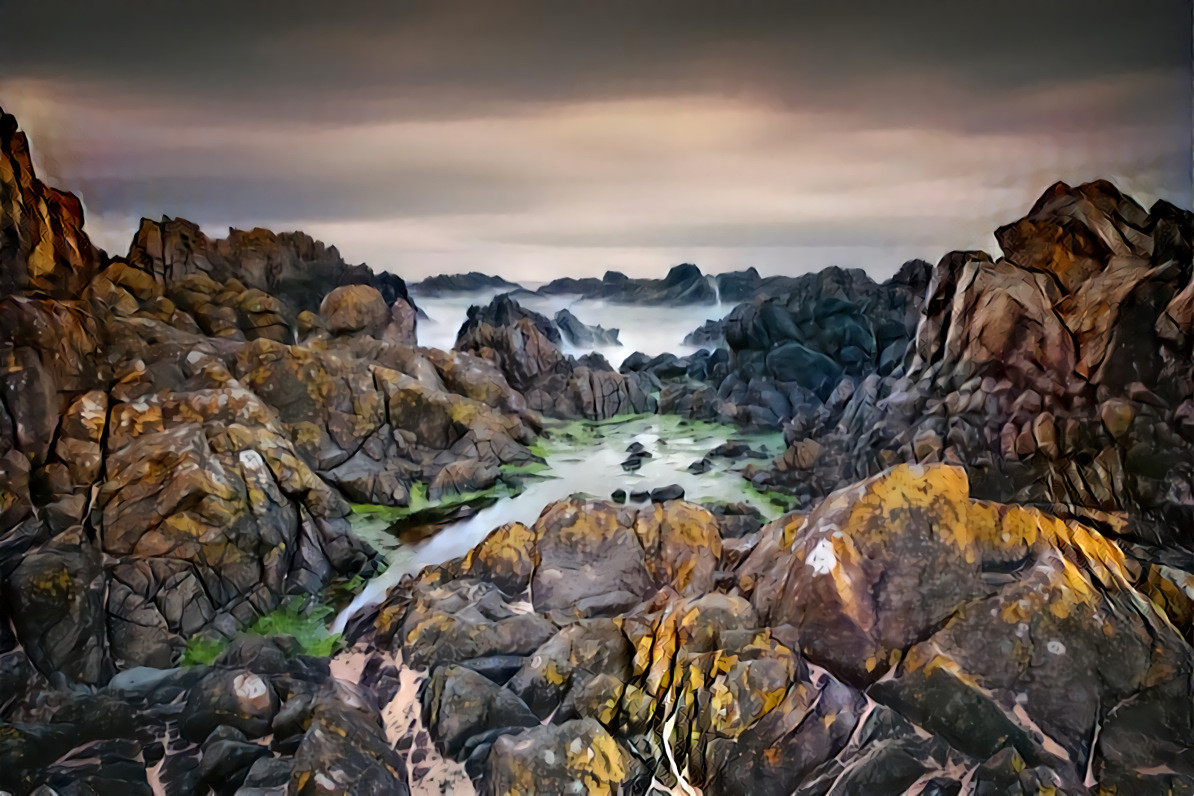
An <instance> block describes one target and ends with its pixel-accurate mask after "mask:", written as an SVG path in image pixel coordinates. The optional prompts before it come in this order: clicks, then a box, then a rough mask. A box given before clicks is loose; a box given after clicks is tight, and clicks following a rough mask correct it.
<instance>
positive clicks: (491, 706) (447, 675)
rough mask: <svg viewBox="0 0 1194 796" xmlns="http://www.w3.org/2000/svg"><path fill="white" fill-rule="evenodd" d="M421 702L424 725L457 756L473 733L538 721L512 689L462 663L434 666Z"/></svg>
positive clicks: (474, 734)
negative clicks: (424, 709) (435, 667)
mask: <svg viewBox="0 0 1194 796" xmlns="http://www.w3.org/2000/svg"><path fill="white" fill-rule="evenodd" d="M424 704H425V705H426V711H427V714H428V720H427V726H428V727H429V728H430V729H431V731H432V732H433V733H435V736H436V738H437V739H438V740H439V742H440V743H442V744H443V745H444V750H445V751H446V752H447V753H448V754H449V755H451V756H452V757H459V756H460V755H461V752H462V751H465V750H466V749H467V747H468V741H469V740H470V739H471V738H473V737H474V736H477V735H481V734H482V733H487V732H490V731H493V730H504V729H506V728H519V727H535V726H538V724H539V718H538V717H537V716H536V715H535V714H533V713H531V711H530V710H529V709H528V708H527V706H526V704H525V703H523V701H522V700H521V699H519V698H518V697H517V696H515V695H514V693H512V692H511V691H510V690H508V689H506V688H503V687H501V686H499V685H497V684H495V683H493V682H492V681H490V680H489V679H488V678H486V677H484V676H482V675H480V674H477V673H476V672H474V671H472V670H471V669H466V668H464V667H462V666H440V667H439V668H437V669H436V670H435V674H434V675H432V677H431V682H430V684H429V686H428V688H427V691H426V693H425V695H424ZM465 756H467V752H466V754H465Z"/></svg>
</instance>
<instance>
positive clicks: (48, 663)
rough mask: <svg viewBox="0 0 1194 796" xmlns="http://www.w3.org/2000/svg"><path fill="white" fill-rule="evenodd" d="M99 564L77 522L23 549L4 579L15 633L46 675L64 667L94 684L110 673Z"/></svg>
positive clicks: (68, 673)
mask: <svg viewBox="0 0 1194 796" xmlns="http://www.w3.org/2000/svg"><path fill="white" fill-rule="evenodd" d="M101 564H102V562H101V556H100V552H99V551H98V550H96V549H95V547H94V546H93V545H92V544H91V542H90V540H89V539H87V537H86V534H85V533H84V532H83V529H82V528H81V527H76V528H73V529H71V530H68V531H64V532H63V533H60V534H59V535H57V536H55V537H54V538H53V539H51V540H49V541H48V542H46V543H45V544H44V545H41V546H40V547H38V548H36V549H35V550H32V551H30V552H27V553H25V554H24V556H23V557H22V558H21V561H20V563H19V564H17V565H16V567H15V569H14V570H13V571H12V574H11V575H8V576H7V577H6V578H5V581H4V596H5V599H6V600H7V602H8V604H9V605H10V606H11V611H12V617H13V624H14V626H15V629H16V632H17V637H18V638H19V639H21V641H22V642H23V643H24V646H25V649H26V651H27V652H28V654H29V658H30V660H31V661H32V662H33V663H34V665H36V666H37V667H38V669H39V670H40V671H41V672H42V673H43V674H45V675H46V676H49V675H51V674H53V673H55V672H62V673H63V674H65V675H66V676H67V677H69V678H71V679H72V680H75V681H78V682H82V683H91V684H97V683H103V682H106V681H107V679H108V678H109V677H110V676H111V675H112V664H111V661H110V659H109V658H108V656H107V650H106V646H107V644H106V638H105V635H106V634H105V632H104V630H105V627H104V605H103V600H104V577H103V568H102V565H101Z"/></svg>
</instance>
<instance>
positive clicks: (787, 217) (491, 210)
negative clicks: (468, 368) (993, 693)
mask: <svg viewBox="0 0 1194 796" xmlns="http://www.w3.org/2000/svg"><path fill="white" fill-rule="evenodd" d="M0 107H3V108H4V109H5V110H7V111H8V112H10V113H14V114H16V116H17V118H18V121H19V122H20V123H21V126H22V128H23V129H25V131H26V132H27V133H28V134H29V136H30V139H31V143H32V148H33V152H34V157H35V160H36V163H37V166H38V168H39V173H40V175H41V176H42V178H43V179H44V180H46V181H47V182H49V183H50V184H52V185H55V186H57V187H61V188H65V189H68V190H71V191H74V192H75V193H76V194H78V195H80V196H81V198H82V199H83V201H84V204H85V207H86V210H87V214H88V219H87V229H88V230H89V232H90V233H91V236H92V238H93V239H94V240H95V241H96V242H97V243H98V244H99V245H101V246H103V247H104V248H105V249H107V250H108V251H109V253H112V254H123V253H124V252H125V251H126V250H127V248H128V243H129V240H130V239H131V237H132V234H133V232H134V230H135V229H136V227H137V225H138V221H139V219H140V218H141V217H142V216H147V217H151V218H157V217H160V216H162V215H169V216H182V217H185V218H188V219H190V220H192V221H195V222H197V223H199V224H201V225H202V227H203V228H204V230H205V232H207V233H208V234H209V235H212V236H214V237H220V236H223V235H225V234H227V229H228V227H230V226H232V227H238V228H251V227H254V226H265V227H269V228H271V229H274V230H277V231H282V230H289V229H301V230H303V231H306V232H308V233H310V234H312V235H314V236H315V237H317V238H319V239H321V240H324V241H325V242H327V243H330V244H334V245H336V246H337V247H338V248H339V249H340V251H341V253H342V254H343V256H344V257H345V259H347V260H348V261H349V262H362V261H364V262H367V263H369V264H370V265H372V266H373V267H374V268H378V269H386V270H391V271H394V272H396V273H399V274H401V275H402V276H404V277H406V278H408V279H419V278H422V277H423V276H427V275H430V274H435V273H453V272H460V271H470V270H479V271H485V272H488V273H498V274H501V275H503V276H506V277H507V278H511V279H517V280H523V281H542V280H546V279H551V278H555V277H557V276H565V275H568V276H583V275H600V274H601V273H603V272H604V271H605V270H606V269H611V268H612V269H616V270H622V271H625V272H627V273H630V274H632V275H637V276H662V275H663V274H664V273H665V272H666V270H667V268H668V267H670V266H671V265H674V264H676V263H679V262H693V263H696V264H697V265H698V266H700V267H701V268H702V269H703V270H705V271H707V272H717V271H724V270H736V269H740V268H746V267H749V266H754V267H757V268H758V269H759V270H760V271H761V272H763V273H790V274H797V273H803V272H806V271H810V270H817V269H819V268H822V267H825V266H827V265H831V264H836V265H842V266H851V267H854V266H856V267H863V268H866V269H867V270H868V271H870V272H871V273H873V274H874V275H876V276H877V277H884V276H887V275H890V274H891V273H893V272H894V271H895V269H896V268H898V266H899V264H900V263H901V262H903V261H904V260H906V259H909V258H911V257H923V258H925V259H928V260H930V261H934V262H935V261H936V260H937V259H939V258H940V257H941V255H943V254H944V253H945V252H947V251H949V250H952V249H963V248H982V249H986V250H988V251H992V252H995V253H997V251H998V250H997V246H996V244H995V241H994V238H993V237H992V232H993V230H994V229H995V227H997V226H999V225H1001V224H1004V223H1007V222H1010V221H1013V220H1015V219H1016V218H1019V217H1020V216H1022V215H1023V214H1024V213H1025V212H1027V210H1028V208H1029V207H1030V205H1031V204H1032V202H1033V201H1034V200H1035V198H1036V197H1037V196H1039V195H1040V194H1041V193H1042V192H1043V191H1044V189H1045V188H1046V187H1048V186H1049V185H1050V184H1051V183H1053V182H1055V181H1057V180H1059V179H1060V180H1064V181H1066V182H1069V183H1071V184H1077V183H1080V182H1083V181H1086V180H1090V179H1095V178H1099V177H1105V178H1108V179H1111V180H1112V181H1114V182H1115V183H1116V184H1117V185H1119V186H1120V187H1121V188H1122V189H1124V190H1125V191H1127V192H1129V193H1131V194H1132V195H1134V196H1136V197H1137V198H1138V199H1139V200H1141V201H1142V202H1143V203H1144V204H1145V205H1146V206H1147V205H1149V204H1151V203H1152V201H1154V200H1155V199H1156V198H1165V199H1168V200H1169V201H1172V202H1174V203H1176V204H1179V205H1181V206H1183V207H1190V206H1191V203H1192V202H1191V119H1192V113H1191V3H1190V0H1137V2H1128V0H1082V2H1078V0H1007V1H1006V2H985V1H984V0H968V2H957V0H950V2H942V1H940V0H901V1H900V2H878V1H876V0H853V1H851V0H841V1H840V2H834V3H829V2H824V3H821V2H818V3H812V2H802V1H801V0H785V2H758V1H756V0H739V1H738V2H733V3H728V2H722V1H721V0H718V1H717V2H714V1H713V0H682V1H681V0H601V2H581V1H580V0H473V1H472V2H459V1H458V0H427V1H426V2H392V3H388V4H384V7H383V4H381V3H369V4H365V3H358V2H351V1H350V0H341V2H336V3H328V2H326V0H321V2H308V0H287V1H286V2H255V3H243V2H239V0H238V2H226V1H225V0H208V1H207V2H203V3H151V2H147V1H146V0H139V1H137V2H133V1H132V0H129V1H128V2H112V1H107V2H105V1H104V0H91V1H90V2H87V3H77V2H66V1H65V0H37V2H33V1H32V0H29V1H27V2H26V1H25V0H10V2H7V3H5V4H3V6H2V7H0Z"/></svg>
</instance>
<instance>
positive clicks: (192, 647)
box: [178, 636, 228, 666]
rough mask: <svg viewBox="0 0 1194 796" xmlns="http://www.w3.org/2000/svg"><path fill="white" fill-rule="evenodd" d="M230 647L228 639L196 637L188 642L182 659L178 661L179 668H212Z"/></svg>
mask: <svg viewBox="0 0 1194 796" xmlns="http://www.w3.org/2000/svg"><path fill="white" fill-rule="evenodd" d="M227 646H228V639H226V638H211V637H210V636H195V637H193V638H191V639H189V640H188V641H187V646H186V648H185V649H184V650H183V651H182V657H181V658H179V659H178V665H179V666H210V665H211V664H213V663H215V661H216V658H218V657H220V653H221V652H223V651H224V648H225V647H227Z"/></svg>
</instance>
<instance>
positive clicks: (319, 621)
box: [178, 580, 364, 666]
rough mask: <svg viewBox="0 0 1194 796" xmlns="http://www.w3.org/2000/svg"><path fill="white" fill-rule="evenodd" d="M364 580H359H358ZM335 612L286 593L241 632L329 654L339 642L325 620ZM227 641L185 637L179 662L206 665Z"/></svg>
mask: <svg viewBox="0 0 1194 796" xmlns="http://www.w3.org/2000/svg"><path fill="white" fill-rule="evenodd" d="M363 583H364V581H363V580H362V584H363ZM333 613H335V609H334V608H332V606H330V605H328V604H326V603H323V602H320V601H319V600H317V599H316V598H315V597H313V596H307V597H289V598H287V599H286V600H284V601H283V603H282V604H281V605H280V606H278V607H277V608H276V609H274V610H273V611H270V612H269V613H268V614H264V615H263V616H259V617H257V619H256V620H254V621H253V623H252V624H251V625H249V626H248V627H247V628H245V629H244V630H243V631H242V632H244V633H246V634H249V635H256V636H265V637H267V638H268V637H273V636H291V637H292V638H294V640H295V641H297V642H298V644H299V647H300V648H301V649H302V651H303V654H304V655H312V656H315V657H319V658H327V657H329V656H331V655H332V654H333V653H334V652H336V650H337V649H338V648H339V646H340V641H341V637H340V634H339V633H331V632H329V631H328V628H327V622H328V619H329V617H331V616H332V614H333ZM229 642H230V639H226V638H222V637H219V636H209V635H202V634H201V635H198V636H193V637H192V638H190V639H188V640H187V645H186V647H185V649H183V652H182V656H181V657H180V658H179V660H178V665H179V666H208V665H210V664H212V663H214V662H215V661H216V659H217V658H219V657H220V653H222V652H223V651H224V650H225V649H226V648H227V647H228V644H229Z"/></svg>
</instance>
